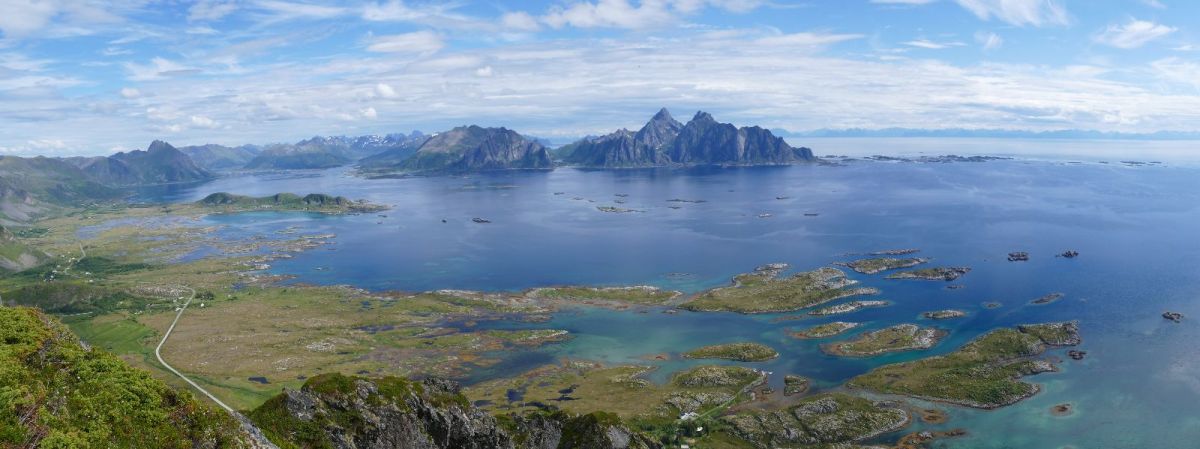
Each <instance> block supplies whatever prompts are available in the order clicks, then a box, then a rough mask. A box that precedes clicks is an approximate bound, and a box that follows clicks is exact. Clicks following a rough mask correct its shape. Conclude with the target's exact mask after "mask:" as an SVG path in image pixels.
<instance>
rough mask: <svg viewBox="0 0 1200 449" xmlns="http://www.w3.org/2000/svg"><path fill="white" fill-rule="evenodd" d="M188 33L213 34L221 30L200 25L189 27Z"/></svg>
mask: <svg viewBox="0 0 1200 449" xmlns="http://www.w3.org/2000/svg"><path fill="white" fill-rule="evenodd" d="M186 33H187V34H193V35H198V36H211V35H214V34H219V33H220V31H217V30H215V29H213V28H212V27H207V26H199V27H191V28H188V29H187V31H186Z"/></svg>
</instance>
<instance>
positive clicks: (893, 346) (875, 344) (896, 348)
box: [821, 324, 947, 357]
mask: <svg viewBox="0 0 1200 449" xmlns="http://www.w3.org/2000/svg"><path fill="white" fill-rule="evenodd" d="M946 335H947V333H946V331H943V330H941V329H936V328H931V327H925V328H923V327H920V326H917V325H915V324H897V325H895V326H891V327H886V328H883V329H880V330H877V331H871V332H866V333H864V334H862V335H859V336H858V337H856V338H854V339H853V340H850V341H846V342H842V343H833V344H829V345H825V346H822V347H821V349H822V350H824V351H825V352H827V353H829V354H833V355H838V356H846V357H871V356H876V355H880V354H886V353H889V352H900V351H914V350H919V349H929V348H932V347H933V346H934V345H936V344H937V343H938V342H939V341H941V340H942V338H944V337H945V336H946Z"/></svg>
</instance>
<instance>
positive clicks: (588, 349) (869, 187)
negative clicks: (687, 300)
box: [141, 143, 1200, 448]
mask: <svg viewBox="0 0 1200 449" xmlns="http://www.w3.org/2000/svg"><path fill="white" fill-rule="evenodd" d="M1130 145H1137V143H1130ZM877 152H881V153H882V152H884V151H877ZM867 153H868V154H869V153H873V152H867ZM218 191H228V192H233V193H238V194H250V195H266V194H273V193H277V192H294V193H301V194H303V193H309V192H322V193H329V194H336V195H344V196H347V197H351V198H364V199H368V200H371V201H374V202H377V203H382V204H387V205H390V206H392V209H391V210H389V211H387V212H383V213H382V214H379V215H376V214H371V215H358V216H334V217H329V216H320V215H312V214H290V213H254V214H239V215H222V216H214V217H210V218H208V219H207V221H208V223H205V224H218V225H225V229H224V230H223V231H222V232H245V233H270V232H273V231H274V230H278V229H282V228H284V227H289V226H296V227H297V228H298V229H299V232H301V233H333V234H337V238H336V239H335V240H334V241H335V243H334V244H333V245H332V246H330V247H329V248H322V249H316V250H313V251H309V252H306V253H302V254H298V255H297V256H296V257H295V258H292V259H285V260H278V261H276V262H275V265H274V266H273V267H272V271H274V272H277V273H284V274H293V275H296V276H298V279H297V280H298V281H301V282H308V283H317V284H351V285H356V286H361V287H365V288H370V289H380V290H383V289H392V290H405V291H420V290H428V289H439V288H459V289H476V290H488V291H504V290H520V289H525V288H530V287H536V286H547V285H563V284H586V285H630V284H651V285H657V286H661V287H665V288H673V289H681V290H684V291H688V292H694V291H698V290H702V289H705V288H709V287H713V286H718V285H723V284H725V283H727V282H728V281H729V278H730V277H731V276H733V275H735V274H737V273H741V272H745V271H749V270H751V269H753V268H754V267H755V266H757V265H761V264H765V263H770V262H786V263H789V264H791V265H792V267H793V268H794V269H797V270H808V269H812V268H816V267H820V266H825V265H828V264H830V263H832V262H837V261H845V260H851V259H852V258H853V257H851V256H847V253H857V252H867V251H877V250H887V249H899V248H919V249H921V253H920V255H921V256H922V257H928V258H932V259H933V262H932V265H946V266H969V267H971V268H972V271H971V272H970V273H969V274H967V275H966V276H964V277H963V278H961V279H960V280H959V281H957V282H955V283H954V284H961V285H963V288H961V289H953V290H952V289H947V288H946V286H947V283H944V282H926V281H893V280H884V279H883V275H873V276H867V275H859V274H854V273H851V277H852V278H854V279H857V280H859V281H861V283H862V284H863V285H865V286H873V287H877V288H879V289H880V290H882V294H881V295H879V296H878V298H879V299H885V300H888V301H891V302H892V303H893V304H892V306H890V307H885V308H877V309H867V310H863V311H860V312H856V313H853V314H849V315H841V316H833V317H826V318H809V319H803V320H799V321H783V322H777V321H775V320H774V318H776V317H778V315H738V314H729V313H690V312H680V313H677V314H665V313H661V311H660V310H658V309H649V310H646V311H642V312H637V311H612V310H602V309H592V308H580V309H571V310H567V311H564V312H562V313H560V314H557V315H555V316H554V317H553V319H551V320H550V321H549V322H545V323H536V324H530V323H514V322H495V323H486V324H485V325H486V326H491V327H512V328H529V327H537V328H557V329H567V330H570V331H571V332H572V333H573V334H574V335H575V338H573V339H572V340H570V341H567V342H565V343H561V344H555V345H550V346H547V347H544V348H539V349H536V350H530V351H527V352H523V353H519V354H511V355H509V356H508V358H507V359H506V360H505V362H504V363H501V364H500V365H498V366H496V367H491V368H488V369H480V370H478V371H477V372H475V373H473V374H472V375H471V376H470V377H469V378H467V379H465V380H466V381H477V380H481V379H486V378H489V377H493V376H502V375H509V374H512V373H515V372H519V371H522V370H524V369H528V368H529V367H531V366H535V365H537V364H540V363H547V362H552V361H554V360H557V359H559V358H561V357H564V356H568V357H578V358H586V359H594V360H601V361H607V362H612V363H652V364H656V365H658V366H659V367H660V369H659V370H657V371H656V372H655V373H654V375H653V376H654V377H655V379H656V380H663V379H665V378H666V377H667V376H668V375H669V373H670V372H672V371H674V370H677V369H680V368H684V367H686V366H689V365H691V364H694V363H696V362H694V361H683V360H678V359H673V360H670V361H666V362H647V361H645V360H642V357H643V356H645V355H648V354H656V353H664V352H666V353H677V352H679V351H683V350H687V349H690V348H693V347H696V346H700V345H704V344H711V343H719V342H731V341H744V340H753V341H760V342H763V343H767V344H769V345H771V346H773V347H775V348H776V349H778V350H779V351H780V352H781V354H782V357H780V358H779V359H777V360H774V361H771V362H767V363H760V364H754V365H755V366H757V367H761V368H763V369H766V370H769V371H773V372H774V373H776V375H775V376H774V382H775V383H776V384H780V383H781V382H782V374H785V373H795V374H801V375H805V376H809V377H811V378H813V379H814V382H815V386H816V388H817V389H818V390H820V389H830V388H836V387H837V386H838V385H839V384H841V383H842V382H844V381H845V380H847V379H849V378H850V377H853V376H855V375H857V374H860V373H863V372H865V371H867V370H869V369H871V368H872V367H875V366H878V365H880V364H885V363H892V362H897V361H904V360H912V359H915V358H920V357H926V356H929V355H935V354H942V353H946V352H950V351H952V350H954V349H955V348H957V347H959V346H961V345H962V344H964V343H965V342H967V341H969V340H971V339H972V338H975V337H977V336H979V335H981V334H983V333H985V332H987V331H988V330H991V329H994V328H997V327H1004V326H1012V325H1016V324H1022V323H1033V322H1046V321H1060V320H1072V319H1075V320H1079V322H1080V327H1081V330H1082V335H1083V338H1084V343H1083V345H1082V346H1081V347H1080V349H1083V350H1086V351H1088V354H1087V357H1086V358H1085V359H1084V360H1082V361H1078V362H1077V361H1072V360H1069V359H1067V360H1065V361H1064V362H1063V363H1062V364H1061V367H1062V371H1061V372H1058V373H1048V374H1042V375H1038V376H1034V377H1030V378H1027V380H1030V381H1033V382H1035V383H1038V384H1040V385H1041V386H1042V388H1043V391H1042V393H1040V394H1038V395H1037V396H1035V397H1033V398H1031V399H1028V400H1026V401H1023V402H1021V403H1019V404H1017V405H1014V406H1010V407H1006V408H1002V409H999V410H993V411H981V410H973V409H967V408H959V407H953V406H939V407H942V408H945V409H947V410H949V411H950V415H951V418H952V419H951V421H950V422H948V423H946V424H944V425H937V426H925V425H915V426H914V427H911V428H910V429H908V430H906V431H911V430H918V429H924V428H935V429H949V428H958V427H963V428H967V429H968V431H969V435H968V436H966V437H962V438H957V439H951V440H945V441H942V442H939V443H937V445H938V446H937V447H953V448H1043V447H1044V448H1066V447H1074V448H1143V447H1157V448H1190V447H1197V445H1198V444H1200V443H1197V441H1200V405H1198V404H1200V347H1198V346H1197V345H1196V344H1195V342H1196V341H1198V339H1200V326H1198V324H1197V323H1200V301H1198V298H1197V296H1198V295H1200V268H1197V267H1200V236H1198V235H1197V234H1198V232H1200V168H1196V167H1194V166H1191V165H1188V164H1174V163H1167V164H1163V165H1150V166H1128V165H1124V164H1118V163H1108V164H1102V163H1099V162H1097V161H1095V160H1090V161H1087V162H1085V163H1072V162H1070V161H1064V160H1036V161H1035V160H1025V159H1018V160H1008V161H992V162H985V163H953V164H918V163H883V162H855V163H849V164H846V165H840V166H792V167H754V168H696V169H652V170H614V171H587V170H574V169H560V170H556V171H553V172H520V173H502V174H487V175H473V176H468V177H436V178H407V179H385V180H364V179H359V178H355V177H353V176H350V175H349V174H348V173H347V171H346V169H334V170H326V171H318V172H311V173H303V174H287V175H277V174H272V175H262V174H250V175H238V176H231V177H227V178H222V179H219V180H217V181H214V182H211V183H207V184H203V185H200V186H177V187H173V188H172V189H170V190H165V191H163V190H159V191H152V190H147V191H143V192H141V194H142V196H143V198H144V199H148V200H163V201H192V200H196V199H199V198H202V197H203V196H205V195H207V194H210V193H213V192H218ZM618 194H621V195H627V196H624V197H619V196H617V195H618ZM777 198H782V199H777ZM618 199H621V200H624V201H625V203H624V204H618V203H616V202H615V201H616V200H618ZM672 199H683V200H688V201H703V202H671V201H669V200H672ZM598 206H618V207H624V208H630V209H638V210H641V211H642V212H633V213H625V214H616V213H605V212H601V211H599V210H597V209H596V208H597V207H598ZM672 206H674V207H677V208H672ZM760 214H770V217H768V218H760V217H759V215H760ZM811 214H817V215H815V216H813V215H811ZM381 215H385V216H381ZM474 217H480V218H486V219H488V220H491V223H487V224H479V223H474V222H472V220H471V219H472V218H474ZM443 220H445V221H444V222H443ZM1067 249H1073V250H1077V251H1079V252H1080V254H1081V255H1080V256H1079V257H1078V258H1075V259H1064V258H1058V257H1055V254H1058V253H1061V252H1063V251H1065V250H1067ZM1010 251H1027V252H1029V253H1030V255H1031V257H1032V260H1030V261H1029V262H1021V263H1014V262H1008V261H1007V260H1005V255H1006V254H1007V253H1008V252H1010ZM1051 292H1062V293H1064V294H1065V295H1066V296H1065V297H1064V298H1063V299H1061V300H1059V301H1057V302H1054V303H1052V304H1048V305H1030V304H1029V302H1030V301H1032V300H1033V299H1035V298H1038V297H1040V296H1042V295H1045V294H1047V293H1051ZM985 302H999V303H1001V304H1002V306H1001V307H999V308H997V309H986V308H984V307H983V306H982V304H983V303H985ZM945 308H956V309H961V310H965V311H967V312H968V313H969V316H968V317H966V318H963V319H958V320H946V321H936V322H935V321H928V320H922V319H920V317H919V315H920V313H921V312H923V311H930V310H938V309H945ZM1165 310H1174V311H1179V312H1183V313H1184V314H1185V315H1187V316H1188V318H1185V320H1184V321H1183V322H1182V323H1179V324H1175V323H1170V322H1167V321H1165V320H1163V319H1162V318H1161V317H1160V314H1161V313H1162V312H1163V311H1165ZM643 312H644V313H643ZM833 320H847V321H860V322H864V323H865V326H864V327H862V328H860V330H859V331H861V330H872V329H878V328H882V327H886V326H890V325H893V324H897V323H904V322H908V323H918V324H922V325H934V326H938V327H941V328H943V329H945V330H947V331H948V332H949V333H950V334H949V336H948V337H947V338H946V339H945V340H944V341H942V342H941V343H940V344H939V345H938V346H936V347H934V348H933V349H930V350H927V351H916V352H906V353H900V354H893V355H886V356H880V357H872V358H863V359H851V358H838V357H831V356H828V355H825V354H823V353H822V352H821V351H820V347H819V345H820V344H822V343H825V342H826V341H821V340H817V341H811V340H795V339H791V338H789V337H788V336H787V332H788V331H790V330H794V329H799V328H804V327H808V326H812V325H814V324H819V323H823V322H827V321H833ZM857 332H858V331H852V332H850V333H847V334H845V335H844V336H842V337H835V338H834V339H831V340H830V341H837V340H840V339H844V338H849V337H851V336H853V335H854V334H855V333H857ZM1063 352H1064V351H1053V352H1052V354H1053V355H1059V356H1062V355H1063ZM1063 358H1064V359H1065V358H1066V357H1065V356H1063ZM1064 402H1069V403H1072V404H1073V405H1074V407H1075V413H1074V414H1073V415H1071V416H1068V417H1054V416H1052V415H1051V414H1050V411H1049V409H1050V407H1051V406H1053V405H1054V404H1058V403H1064ZM896 437H898V435H890V436H887V437H885V440H886V439H893V440H894V439H895V438H896Z"/></svg>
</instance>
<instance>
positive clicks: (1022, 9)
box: [955, 0, 1071, 27]
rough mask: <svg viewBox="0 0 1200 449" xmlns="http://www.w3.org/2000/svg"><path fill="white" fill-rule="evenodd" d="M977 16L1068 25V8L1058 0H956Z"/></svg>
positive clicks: (1033, 23)
mask: <svg viewBox="0 0 1200 449" xmlns="http://www.w3.org/2000/svg"><path fill="white" fill-rule="evenodd" d="M955 1H956V2H958V4H959V5H960V6H962V7H963V8H966V9H967V10H968V11H970V12H971V13H972V14H975V16H976V17H979V18H980V19H983V20H991V19H992V18H995V19H996V20H999V21H1001V22H1006V23H1009V24H1012V25H1016V26H1024V25H1033V26H1038V27H1040V26H1045V25H1066V24H1067V23H1069V22H1070V20H1071V19H1070V16H1069V15H1068V14H1067V9H1066V8H1065V7H1063V6H1062V5H1061V4H1060V3H1059V1H1058V0H955Z"/></svg>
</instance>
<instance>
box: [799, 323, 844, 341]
mask: <svg viewBox="0 0 1200 449" xmlns="http://www.w3.org/2000/svg"><path fill="white" fill-rule="evenodd" d="M858 326H861V324H859V323H848V322H845V321H834V322H831V323H825V324H818V325H816V326H813V327H810V328H808V329H804V330H801V331H796V332H792V333H791V335H792V337H795V338H805V339H812V338H828V337H832V336H835V335H840V334H842V333H843V332H846V331H848V330H850V329H854V328H856V327H858Z"/></svg>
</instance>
